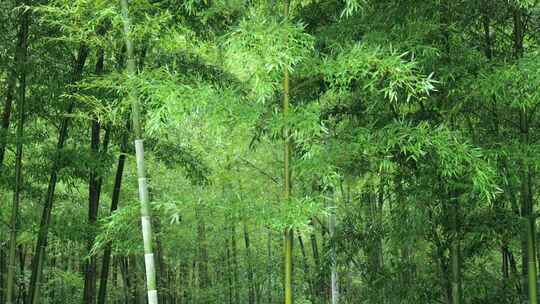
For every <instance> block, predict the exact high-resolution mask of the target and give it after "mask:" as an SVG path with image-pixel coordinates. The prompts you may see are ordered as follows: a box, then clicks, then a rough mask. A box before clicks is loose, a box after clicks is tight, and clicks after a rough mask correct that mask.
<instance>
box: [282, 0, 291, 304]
mask: <svg viewBox="0 0 540 304" xmlns="http://www.w3.org/2000/svg"><path fill="white" fill-rule="evenodd" d="M283 16H284V18H285V22H288V20H289V0H284V3H283ZM285 44H288V34H286V36H285ZM288 114H289V67H288V64H286V65H285V69H284V70H283V116H284V117H285V119H287V116H288ZM283 133H284V134H283V137H284V142H285V143H284V153H283V154H284V155H283V158H284V159H283V163H284V166H283V167H284V168H283V169H284V179H283V181H284V182H283V196H284V201H285V204H288V203H289V202H290V197H291V169H290V162H291V152H292V151H291V150H292V149H291V140H290V138H289V135H290V130H289V127H288V126H286V127H285V130H284V132H283ZM284 236H285V242H284V243H285V244H284V256H285V261H284V273H285V276H284V285H283V286H284V289H285V291H284V295H285V304H292V303H293V287H292V272H293V267H292V265H293V262H292V259H293V257H292V255H293V229H292V227H287V228H285V235H284Z"/></svg>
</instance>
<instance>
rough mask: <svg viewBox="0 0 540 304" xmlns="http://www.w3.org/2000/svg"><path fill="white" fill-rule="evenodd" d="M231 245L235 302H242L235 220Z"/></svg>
mask: <svg viewBox="0 0 540 304" xmlns="http://www.w3.org/2000/svg"><path fill="white" fill-rule="evenodd" d="M231 247H232V249H231V250H232V262H233V281H234V284H233V285H234V287H233V289H234V303H240V282H239V275H238V254H237V248H236V225H235V223H234V221H233V222H232V226H231Z"/></svg>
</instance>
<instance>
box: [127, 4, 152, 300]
mask: <svg viewBox="0 0 540 304" xmlns="http://www.w3.org/2000/svg"><path fill="white" fill-rule="evenodd" d="M120 3H121V6H122V16H123V21H124V35H125V39H126V50H127V58H128V60H127V69H128V76H129V78H130V79H133V78H134V77H135V69H136V67H135V58H134V50H133V43H132V41H131V21H130V19H129V12H128V1H127V0H121V1H120ZM129 95H130V99H131V104H132V119H133V130H134V133H135V151H136V159H137V177H138V180H139V199H140V202H141V223H142V234H143V242H144V262H145V266H146V267H145V269H146V287H147V291H148V304H157V303H158V295H157V290H156V268H155V262H154V253H153V250H152V220H151V215H150V201H149V199H148V181H147V178H146V168H145V163H144V144H143V140H142V129H141V123H140V110H139V107H140V106H139V100H138V98H137V96H135V94H134V92H133V90H130V94H129Z"/></svg>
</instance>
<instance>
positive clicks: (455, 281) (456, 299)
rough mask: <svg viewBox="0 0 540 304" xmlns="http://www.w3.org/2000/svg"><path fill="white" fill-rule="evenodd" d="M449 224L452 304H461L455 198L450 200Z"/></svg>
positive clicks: (457, 207)
mask: <svg viewBox="0 0 540 304" xmlns="http://www.w3.org/2000/svg"><path fill="white" fill-rule="evenodd" d="M450 204H451V206H450V223H451V227H450V229H451V233H452V235H451V244H450V264H451V267H450V271H451V285H452V304H460V303H461V297H462V295H461V270H460V245H459V235H458V217H459V202H458V200H457V198H455V197H451V198H450Z"/></svg>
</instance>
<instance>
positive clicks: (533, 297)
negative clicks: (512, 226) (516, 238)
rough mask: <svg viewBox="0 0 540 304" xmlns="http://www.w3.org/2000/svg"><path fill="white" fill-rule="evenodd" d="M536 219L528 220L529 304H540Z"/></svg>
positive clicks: (530, 218)
mask: <svg viewBox="0 0 540 304" xmlns="http://www.w3.org/2000/svg"><path fill="white" fill-rule="evenodd" d="M534 221H535V219H534V217H533V216H530V217H529V218H528V219H527V223H526V225H527V227H526V229H527V263H528V264H529V267H528V269H527V270H528V271H527V272H528V273H527V274H528V283H529V303H530V304H538V296H537V294H538V293H537V283H536V261H535V250H534V244H535V235H536V234H535V227H534V226H535V224H534Z"/></svg>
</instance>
